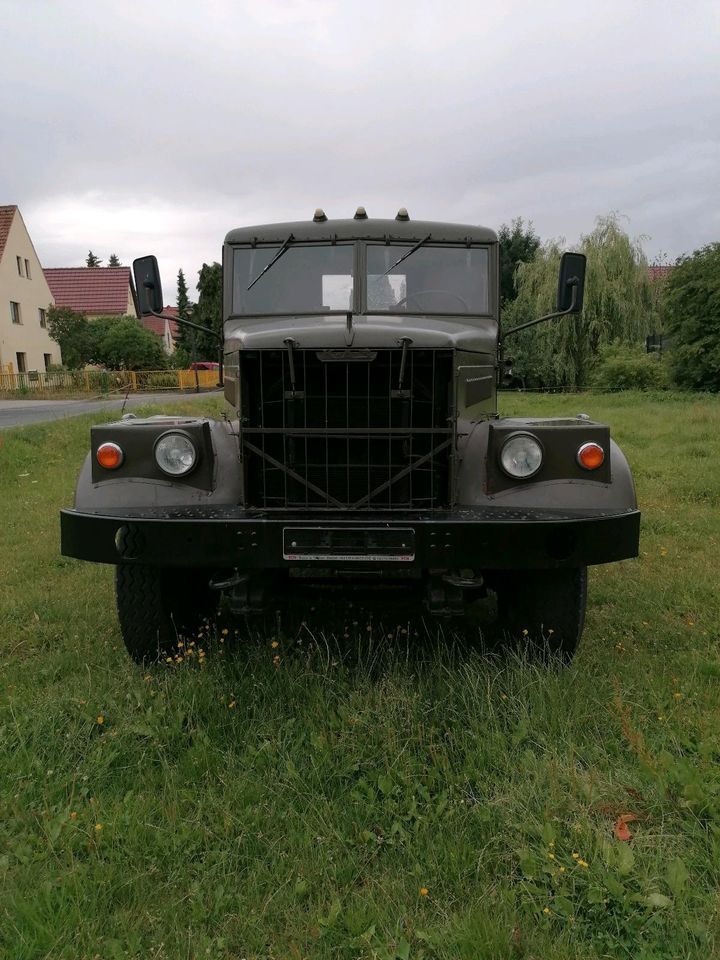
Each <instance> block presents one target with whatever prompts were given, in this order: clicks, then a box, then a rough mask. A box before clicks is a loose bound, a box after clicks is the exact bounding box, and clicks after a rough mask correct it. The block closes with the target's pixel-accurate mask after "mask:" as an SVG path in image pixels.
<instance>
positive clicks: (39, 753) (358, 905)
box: [0, 394, 720, 960]
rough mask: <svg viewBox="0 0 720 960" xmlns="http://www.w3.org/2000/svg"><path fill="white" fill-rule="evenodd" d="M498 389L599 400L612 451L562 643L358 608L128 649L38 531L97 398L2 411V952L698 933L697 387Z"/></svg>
mask: <svg viewBox="0 0 720 960" xmlns="http://www.w3.org/2000/svg"><path fill="white" fill-rule="evenodd" d="M503 406H504V412H505V413H515V414H518V413H523V414H525V413H532V414H535V413H541V414H554V413H557V414H564V413H577V412H580V411H584V412H587V413H589V414H591V415H592V416H594V417H597V418H599V419H605V420H606V421H607V422H609V423H610V424H611V427H612V430H613V433H614V435H615V437H616V439H618V440H619V442H620V443H621V444H622V445H623V447H624V449H625V451H626V453H627V455H628V457H629V459H630V462H631V464H632V466H633V469H634V473H635V477H636V480H637V486H638V495H639V499H640V502H641V506H642V509H643V511H644V517H643V538H642V545H641V551H642V552H641V556H640V558H639V559H638V560H634V561H627V562H625V563H622V564H616V565H613V566H609V567H604V568H594V569H593V570H592V571H591V578H590V598H589V610H588V619H587V625H586V629H585V637H584V641H583V645H582V647H581V651H580V653H579V654H578V656H577V658H576V660H575V662H574V664H573V665H572V667H571V668H569V669H567V670H564V671H563V670H559V669H555V668H545V669H542V668H536V667H533V666H531V665H528V664H527V663H523V662H519V661H517V660H513V659H506V660H500V659H491V660H489V659H483V658H482V657H481V656H480V655H479V654H478V653H476V652H474V651H471V650H467V649H465V648H463V647H462V646H460V645H459V644H457V643H454V642H452V638H449V639H448V641H447V643H442V642H438V641H437V640H436V641H434V642H430V641H427V640H425V641H421V640H419V639H416V638H414V637H413V636H412V633H413V628H412V626H411V628H410V632H409V634H408V633H404V632H403V629H406V628H401V629H395V630H392V629H387V630H386V631H385V635H384V636H379V637H378V632H379V631H376V630H373V631H372V632H368V631H367V629H366V620H365V618H364V617H363V616H362V615H361V614H358V622H357V624H356V625H353V624H352V623H351V622H350V623H348V633H350V634H351V636H350V638H349V639H348V640H345V639H343V638H342V636H340V639H339V640H337V639H336V638H334V637H333V636H332V635H331V631H330V630H329V629H328V631H326V632H315V633H313V634H310V633H307V634H306V635H305V636H304V637H303V638H302V640H303V642H302V643H299V644H298V643H292V644H291V643H290V642H289V641H287V640H286V639H285V638H282V637H279V638H277V642H279V644H280V645H279V647H277V648H274V647H272V646H271V643H272V641H273V639H274V638H273V637H272V636H270V635H268V636H266V637H256V636H245V635H244V633H241V635H240V636H239V637H238V638H234V636H233V634H232V632H231V634H230V636H229V637H228V638H227V641H226V642H225V643H222V644H221V643H212V642H211V643H209V644H208V645H207V650H208V653H207V664H206V666H204V667H203V668H202V669H201V668H199V667H198V666H197V664H196V662H195V660H196V658H192V660H190V661H189V662H183V663H182V664H181V665H171V666H169V665H165V664H163V665H160V666H157V667H153V668H151V669H148V670H142V669H140V668H138V667H135V666H133V665H132V664H131V663H130V661H129V660H128V658H127V657H126V655H125V652H124V649H123V647H122V642H121V640H120V637H119V634H118V628H117V624H116V619H115V611H114V606H113V603H114V600H113V588H112V570H111V569H110V568H107V567H101V566H94V565H90V564H84V563H81V562H76V561H72V560H69V559H66V558H63V557H61V556H60V555H59V544H58V517H57V512H58V509H59V507H60V506H61V505H64V504H68V503H70V502H71V500H72V491H73V486H74V480H75V476H76V473H77V470H78V468H79V466H80V463H81V461H82V458H83V456H84V453H85V448H86V445H87V437H88V426H89V424H90V422H92V419H93V418H81V419H80V418H79V419H74V420H68V421H65V422H62V423H53V424H50V425H43V426H34V427H29V428H27V429H22V430H12V431H8V432H7V433H6V434H5V435H4V438H3V441H4V443H3V446H2V449H0V496H1V497H2V516H3V523H2V526H1V527H0V530H1V533H0V536H1V537H2V544H1V550H0V557H2V560H1V561H0V566H1V570H2V572H1V576H0V591H1V593H0V607H1V609H2V613H3V615H2V622H1V623H0V653H1V656H0V663H1V671H2V676H1V677H0V701H1V702H0V804H1V807H0V809H1V810H2V814H1V815H0V956H2V957H3V958H4V957H8V958H12V960H30V958H33V960H34V958H41V957H47V958H53V960H54V958H72V960H78V958H83V960H84V958H88V960H90V958H102V960H116V958H138V960H139V958H142V960H148V958H151V960H161V958H168V960H175V958H183V960H185V958H187V960H190V958H197V960H201V958H206V957H211V958H220V960H240V958H241V957H245V958H248V960H249V958H265V960H269V958H278V960H286V958H312V960H314V958H378V960H387V958H416V960H420V958H426V960H427V958H467V960H477V958H493V960H495V958H520V957H526V958H531V957H532V958H544V957H552V958H571V957H572V958H575V957H577V958H599V957H609V958H619V957H627V958H633V960H636V958H644V960H650V958H652V960H655V958H673V960H674V958H678V957H698V958H700V957H702V958H706V957H710V956H713V955H717V954H718V951H720V929H719V924H718V906H719V905H720V901H719V900H718V886H719V885H720V772H719V771H720V768H719V767H718V760H719V759H720V706H719V704H720V696H719V695H718V684H719V682H720V649H719V646H720V645H719V642H718V641H719V634H718V621H719V619H720V601H719V600H718V560H719V559H720V548H719V546H718V540H719V539H720V520H719V519H718V517H719V515H718V499H719V495H720V482H719V481H718V468H717V464H718V461H719V460H720V404H719V403H718V400H717V398H705V397H692V396H678V395H673V394H663V395H658V396H656V397H653V396H647V395H639V394H623V395H618V396H612V397H599V396H592V395H583V396H582V397H568V396H562V397H555V396H552V397H548V396H543V397H524V396H515V395H508V396H505V397H504V398H503ZM192 410H193V411H194V412H196V411H197V405H196V404H195V405H193V407H192ZM109 418H110V417H109V416H108V419H109ZM95 419H97V418H95ZM380 619H382V616H381V617H380ZM390 633H392V639H390V637H389V634H390ZM223 639H224V638H223ZM274 656H279V657H280V662H279V663H278V664H274V663H273V659H272V658H273V657H274ZM99 717H102V718H103V722H102V723H100V722H98V718H99ZM629 813H632V814H634V815H636V816H637V820H636V821H634V822H632V823H630V829H631V831H632V833H633V838H632V840H631V841H630V842H629V843H622V842H620V841H618V840H617V839H615V837H614V835H613V824H614V822H615V820H616V819H617V817H618V816H619V815H621V814H629ZM100 827H101V829H100ZM573 853H575V854H577V855H578V856H577V857H576V858H574V857H573ZM550 854H552V855H553V856H552V857H551V856H550ZM581 860H582V861H583V863H587V867H584V866H583V865H582V863H581V862H580V861H581ZM561 868H562V869H561ZM421 889H427V895H426V896H423V895H421ZM546 911H548V912H546Z"/></svg>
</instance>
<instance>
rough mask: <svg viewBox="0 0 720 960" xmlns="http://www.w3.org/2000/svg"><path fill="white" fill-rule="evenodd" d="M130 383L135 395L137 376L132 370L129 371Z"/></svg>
mask: <svg viewBox="0 0 720 960" xmlns="http://www.w3.org/2000/svg"><path fill="white" fill-rule="evenodd" d="M130 383H131V385H132V389H133V393H137V375H136V373H135V371H134V370H131V371H130Z"/></svg>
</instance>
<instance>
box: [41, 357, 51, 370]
mask: <svg viewBox="0 0 720 960" xmlns="http://www.w3.org/2000/svg"><path fill="white" fill-rule="evenodd" d="M43 357H44V358H45V373H47V372H48V370H49V369H50V367H51V366H52V354H51V353H44V354H43Z"/></svg>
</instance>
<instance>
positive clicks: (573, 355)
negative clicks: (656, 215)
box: [503, 214, 652, 387]
mask: <svg viewBox="0 0 720 960" xmlns="http://www.w3.org/2000/svg"><path fill="white" fill-rule="evenodd" d="M562 249H563V245H561V243H560V242H557V241H551V242H549V243H545V244H543V246H542V247H541V248H540V249H539V250H538V251H537V253H536V255H535V259H534V260H533V261H531V262H529V263H521V264H520V265H519V266H518V270H517V278H516V285H517V290H518V296H517V299H516V300H515V302H514V303H513V304H512V305H511V307H510V308H509V309H508V310H507V311H506V312H505V315H504V317H503V329H504V330H505V331H507V330H509V329H510V328H511V327H512V326H514V325H516V324H519V323H522V322H523V321H525V320H531V319H532V318H533V317H535V316H541V315H542V314H544V313H549V312H550V311H551V310H552V309H554V307H555V298H556V295H557V277H558V270H559V268H560V257H561V255H562ZM578 249H579V250H581V251H582V252H583V253H584V254H585V255H586V256H587V274H586V279H585V304H584V308H583V312H582V313H581V314H579V315H577V316H572V315H571V316H569V317H561V318H559V319H557V320H550V321H548V322H547V323H544V324H539V325H538V326H537V327H531V328H530V329H529V330H526V331H523V332H522V333H519V334H517V337H512V338H510V339H509V340H508V342H507V348H506V353H507V354H508V355H512V356H513V357H514V358H515V373H516V374H517V375H518V376H521V377H524V378H525V379H526V381H530V382H538V383H540V384H543V385H545V386H569V387H582V386H585V385H586V383H587V381H588V377H589V374H590V371H591V369H592V366H593V363H594V361H595V358H596V357H597V355H598V352H599V350H600V347H602V346H604V345H605V344H610V343H614V344H620V343H627V344H636V343H638V342H640V341H641V340H642V339H643V337H644V336H645V335H646V334H647V333H648V332H649V329H650V326H651V324H652V300H651V292H650V283H649V280H648V270H647V266H648V265H647V260H646V258H645V254H644V253H643V250H642V246H641V244H640V241H639V240H633V239H632V238H631V237H630V236H629V235H628V234H627V233H626V232H625V230H623V229H622V227H621V226H620V223H619V219H618V217H617V216H616V215H615V214H610V215H608V216H606V217H598V219H597V221H596V224H595V229H594V230H593V231H592V233H589V234H588V235H587V236H584V237H582V238H581V240H580V243H579V245H578Z"/></svg>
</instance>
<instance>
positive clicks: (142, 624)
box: [115, 563, 217, 663]
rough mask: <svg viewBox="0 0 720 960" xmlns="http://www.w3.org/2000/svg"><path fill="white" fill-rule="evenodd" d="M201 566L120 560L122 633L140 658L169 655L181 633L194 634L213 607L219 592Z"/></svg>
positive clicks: (132, 653)
mask: <svg viewBox="0 0 720 960" xmlns="http://www.w3.org/2000/svg"><path fill="white" fill-rule="evenodd" d="M209 579H210V574H209V573H208V572H206V571H202V570H184V569H175V570H171V569H168V568H162V567H145V566H140V565H135V564H126V563H123V564H120V565H119V566H118V567H117V568H116V573H115V596H116V599H117V609H118V618H119V620H120V632H121V633H122V638H123V642H124V643H125V646H126V647H127V651H128V653H129V654H130V656H131V657H132V658H133V660H136V661H137V662H138V663H143V662H146V661H154V660H157V659H159V658H160V657H162V656H167V655H168V654H169V653H171V652H172V651H173V650H175V649H176V647H177V641H178V639H179V638H181V637H194V636H195V634H196V631H197V629H198V627H199V625H200V623H201V622H202V619H203V617H207V616H210V615H211V614H213V613H214V612H215V609H216V606H217V602H216V594H214V593H213V592H212V591H211V590H210V588H209V587H208V581H209Z"/></svg>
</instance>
